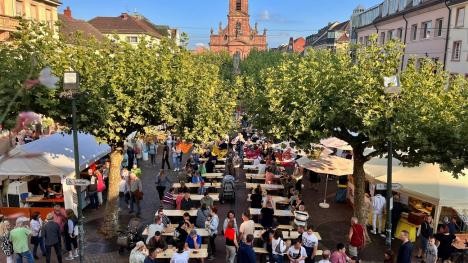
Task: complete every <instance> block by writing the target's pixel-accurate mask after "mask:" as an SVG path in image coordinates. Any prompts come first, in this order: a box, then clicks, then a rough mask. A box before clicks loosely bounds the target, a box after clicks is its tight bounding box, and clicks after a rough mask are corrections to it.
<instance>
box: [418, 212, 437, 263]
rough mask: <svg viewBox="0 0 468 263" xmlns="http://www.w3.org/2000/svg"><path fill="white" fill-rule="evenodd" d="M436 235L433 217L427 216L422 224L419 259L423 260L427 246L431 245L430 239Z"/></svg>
mask: <svg viewBox="0 0 468 263" xmlns="http://www.w3.org/2000/svg"><path fill="white" fill-rule="evenodd" d="M433 234H434V228H433V227H432V217H431V216H426V218H425V219H424V222H423V223H422V224H421V234H420V236H419V241H420V245H419V251H418V256H417V258H419V259H421V258H423V256H424V254H425V253H426V249H427V244H428V243H429V237H430V236H432V235H433Z"/></svg>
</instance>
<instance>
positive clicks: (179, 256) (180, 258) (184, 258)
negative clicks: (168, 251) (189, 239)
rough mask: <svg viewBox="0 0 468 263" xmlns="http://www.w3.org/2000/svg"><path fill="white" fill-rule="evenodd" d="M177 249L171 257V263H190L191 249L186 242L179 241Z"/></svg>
mask: <svg viewBox="0 0 468 263" xmlns="http://www.w3.org/2000/svg"><path fill="white" fill-rule="evenodd" d="M176 247H177V250H176V252H175V253H174V255H173V256H172V258H171V263H188V262H189V259H190V251H189V250H188V249H187V248H186V247H185V243H184V242H178V243H177V246H176Z"/></svg>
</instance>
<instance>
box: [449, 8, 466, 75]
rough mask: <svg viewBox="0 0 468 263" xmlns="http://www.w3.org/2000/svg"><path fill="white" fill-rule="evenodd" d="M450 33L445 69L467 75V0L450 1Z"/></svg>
mask: <svg viewBox="0 0 468 263" xmlns="http://www.w3.org/2000/svg"><path fill="white" fill-rule="evenodd" d="M449 7H450V10H451V15H450V18H451V19H450V33H449V38H448V42H447V60H446V69H447V70H448V71H449V72H451V73H453V74H462V75H464V76H465V77H468V12H467V10H468V1H456V0H455V1H451V2H450V5H449Z"/></svg>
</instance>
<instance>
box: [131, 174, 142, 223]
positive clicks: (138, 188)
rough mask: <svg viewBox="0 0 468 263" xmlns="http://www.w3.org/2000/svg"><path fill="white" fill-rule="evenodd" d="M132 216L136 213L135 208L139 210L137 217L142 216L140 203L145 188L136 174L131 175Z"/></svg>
mask: <svg viewBox="0 0 468 263" xmlns="http://www.w3.org/2000/svg"><path fill="white" fill-rule="evenodd" d="M129 184H130V187H129V189H130V214H131V213H133V212H134V210H133V209H134V207H135V205H136V208H137V214H136V215H137V216H140V212H141V207H140V201H141V200H142V199H143V186H142V184H141V180H140V178H138V177H137V176H136V175H135V173H133V172H132V173H130V181H129Z"/></svg>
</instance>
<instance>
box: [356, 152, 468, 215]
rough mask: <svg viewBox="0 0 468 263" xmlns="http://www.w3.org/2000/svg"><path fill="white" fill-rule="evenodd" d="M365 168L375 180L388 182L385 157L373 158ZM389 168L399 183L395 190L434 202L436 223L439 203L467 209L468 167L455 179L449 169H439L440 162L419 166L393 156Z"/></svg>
mask: <svg viewBox="0 0 468 263" xmlns="http://www.w3.org/2000/svg"><path fill="white" fill-rule="evenodd" d="M364 170H365V171H366V174H367V176H368V178H369V179H370V180H371V181H373V182H374V183H386V182H387V159H386V158H373V159H372V160H370V161H369V162H367V163H366V164H365V165H364ZM392 170H393V171H392V182H393V183H399V184H401V185H402V188H401V189H399V190H397V191H398V192H402V193H405V194H407V195H410V196H414V197H416V198H418V199H420V200H422V201H425V202H429V203H432V204H434V205H435V206H436V211H435V214H434V219H435V220H434V221H435V222H436V223H437V222H438V220H439V217H440V212H441V209H442V207H451V208H454V209H456V210H459V211H462V210H463V209H465V210H464V211H466V209H468V170H466V169H465V170H464V174H465V176H463V175H462V176H460V177H459V178H458V179H456V178H454V177H453V175H452V174H451V173H449V172H444V171H441V170H440V166H439V165H434V164H427V163H426V164H421V165H420V166H418V167H403V166H402V165H401V162H400V161H399V160H397V159H395V158H394V159H393V160H392ZM461 216H463V215H461ZM465 216H466V215H465Z"/></svg>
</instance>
